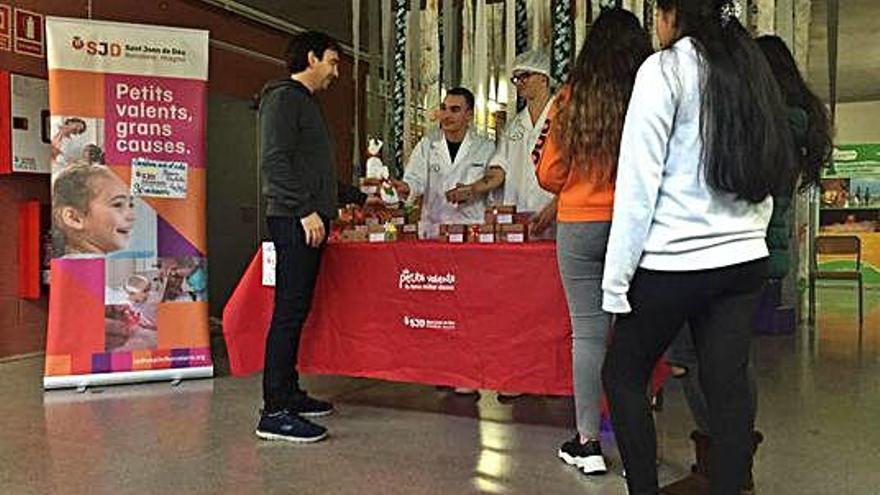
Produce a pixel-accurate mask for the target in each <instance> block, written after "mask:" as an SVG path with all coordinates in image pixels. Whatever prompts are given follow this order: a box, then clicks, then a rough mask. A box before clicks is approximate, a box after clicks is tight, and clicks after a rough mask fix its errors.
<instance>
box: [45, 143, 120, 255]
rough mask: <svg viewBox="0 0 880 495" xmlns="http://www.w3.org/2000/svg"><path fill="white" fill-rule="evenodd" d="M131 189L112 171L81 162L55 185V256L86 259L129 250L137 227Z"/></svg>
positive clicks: (53, 199) (66, 172)
mask: <svg viewBox="0 0 880 495" xmlns="http://www.w3.org/2000/svg"><path fill="white" fill-rule="evenodd" d="M134 212H135V210H134V202H133V198H132V196H131V193H130V192H129V187H128V186H127V185H126V184H125V183H124V182H123V181H122V180H121V179H120V178H119V177H118V176H117V175H116V174H115V173H113V172H112V171H111V170H110V169H109V168H107V167H105V166H103V165H94V164H90V163H88V162H84V161H78V162H75V163H74V164H72V165H71V166H70V167H68V168H66V169H65V170H63V171H62V172H61V173H59V174H57V176H56V177H55V180H54V184H53V186H52V216H53V225H54V234H53V254H54V256H56V257H60V256H82V255H90V254H91V255H95V254H105V253H110V252H113V251H119V250H123V249H126V248H127V247H128V244H129V242H130V240H131V233H132V230H133V228H134V223H135V214H134Z"/></svg>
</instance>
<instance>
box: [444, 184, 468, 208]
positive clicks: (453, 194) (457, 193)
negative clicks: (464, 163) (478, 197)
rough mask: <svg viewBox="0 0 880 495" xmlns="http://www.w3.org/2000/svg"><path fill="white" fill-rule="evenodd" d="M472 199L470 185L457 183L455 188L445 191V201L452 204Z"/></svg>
mask: <svg viewBox="0 0 880 495" xmlns="http://www.w3.org/2000/svg"><path fill="white" fill-rule="evenodd" d="M472 199H474V188H473V186H472V185H465V184H457V185H456V187H455V188H453V189H450V190H448V191H446V201H449V202H450V203H454V204H461V203H467V202H468V201H470V200H472Z"/></svg>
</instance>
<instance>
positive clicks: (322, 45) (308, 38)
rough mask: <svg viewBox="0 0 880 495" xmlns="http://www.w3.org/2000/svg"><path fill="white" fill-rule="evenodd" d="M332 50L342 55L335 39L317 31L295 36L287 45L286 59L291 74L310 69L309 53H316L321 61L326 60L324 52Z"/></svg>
mask: <svg viewBox="0 0 880 495" xmlns="http://www.w3.org/2000/svg"><path fill="white" fill-rule="evenodd" d="M327 50H332V51H334V52H337V53H340V52H341V50H340V49H339V44H338V43H337V42H336V40H334V39H333V38H331V37H329V36H327V35H326V34H324V33H319V32H317V31H306V32H304V33H299V34H297V35H294V37H293V38H291V39H290V44H289V45H287V52H285V54H284V58H285V60H286V61H287V70H288V71H290V73H291V74H296V73H298V72H302V71H304V70H306V69H308V68H309V53H310V52H311V53H314V54H315V56H316V57H318V58H319V59H322V58H324V52H325V51H327Z"/></svg>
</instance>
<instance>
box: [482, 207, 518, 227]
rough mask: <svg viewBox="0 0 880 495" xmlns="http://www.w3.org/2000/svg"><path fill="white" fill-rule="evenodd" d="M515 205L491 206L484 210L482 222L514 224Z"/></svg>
mask: <svg viewBox="0 0 880 495" xmlns="http://www.w3.org/2000/svg"><path fill="white" fill-rule="evenodd" d="M515 215H516V205H501V206H491V207H489V208H486V213H485V215H484V217H483V221H484V222H485V223H487V224H499V225H505V224H511V223H514V217H515Z"/></svg>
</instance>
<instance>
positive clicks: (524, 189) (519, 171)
mask: <svg viewBox="0 0 880 495" xmlns="http://www.w3.org/2000/svg"><path fill="white" fill-rule="evenodd" d="M552 105H553V99H552V98H551V99H550V101H548V102H547V105H546V106H545V107H544V111H543V112H541V116H540V117H538V120H537V121H536V122H535V124H534V125H532V117H531V116H530V115H529V109H528V108H525V109H523V110H522V111H521V112H519V113H518V114H516V116H515V117H514V118H513V120H511V121H510V122H509V123H508V124H507V125H506V126H505V127H504V132H503V133H502V134H501V140H500V142H499V143H498V150H497V151H496V152H495V155H494V156H493V157H492V159H491V160H489V165H490V166H499V167H501V168H503V169H504V171H505V173H506V176H505V179H504V204H505V205H516V209H517V211H520V212H535V213H538V212H540V211H541V210H542V209H543V208H544V207H545V206H546V205H547V204H548V203H550V201H552V200H553V194H551V193H549V192H547V191H545V190H543V189H541V186H540V184H538V178H537V177H536V176H535V165H534V164H533V163H532V150H534V149H535V144H536V143H537V141H538V137H539V136H540V135H541V129H542V128H543V127H544V125H545V123H546V122H547V114H548V113H549V111H550V107H551V106H552Z"/></svg>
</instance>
